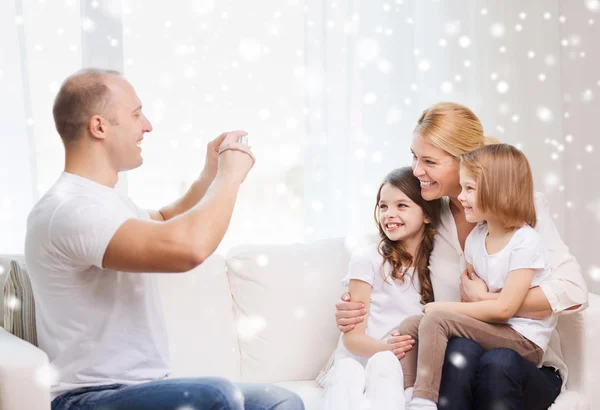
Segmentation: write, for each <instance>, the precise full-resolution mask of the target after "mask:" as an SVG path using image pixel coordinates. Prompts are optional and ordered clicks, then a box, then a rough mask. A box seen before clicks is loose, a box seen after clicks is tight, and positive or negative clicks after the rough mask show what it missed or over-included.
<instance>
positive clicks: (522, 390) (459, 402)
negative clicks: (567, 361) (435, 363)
mask: <svg viewBox="0 0 600 410" xmlns="http://www.w3.org/2000/svg"><path fill="white" fill-rule="evenodd" d="M561 386H562V379H561V377H560V375H559V373H558V372H557V371H555V370H554V369H553V368H551V367H542V368H537V367H536V366H535V365H534V364H533V363H531V362H529V361H527V360H525V359H523V358H522V357H521V356H519V354H518V353H516V352H515V351H514V350H511V349H492V350H489V351H487V352H484V351H483V349H482V348H481V346H479V344H477V343H476V342H474V341H472V340H469V339H463V338H455V339H451V340H450V341H449V342H448V347H447V348H446V357H445V360H444V367H443V370H442V384H441V386H440V398H439V402H438V408H439V409H440V410H491V409H494V410H521V409H527V410H542V409H547V408H548V407H550V405H551V404H552V403H553V402H554V400H556V398H557V397H558V395H559V393H560V390H561Z"/></svg>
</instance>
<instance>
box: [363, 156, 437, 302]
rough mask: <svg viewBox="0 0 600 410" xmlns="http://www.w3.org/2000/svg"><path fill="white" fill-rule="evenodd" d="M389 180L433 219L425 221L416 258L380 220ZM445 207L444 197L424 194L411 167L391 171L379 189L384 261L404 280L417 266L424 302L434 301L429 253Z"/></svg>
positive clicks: (375, 215)
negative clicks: (430, 198) (383, 191)
mask: <svg viewBox="0 0 600 410" xmlns="http://www.w3.org/2000/svg"><path fill="white" fill-rule="evenodd" d="M385 184H390V185H392V186H394V187H396V188H398V189H399V190H400V191H402V192H404V194H405V195H406V196H407V197H409V198H410V200H411V201H413V202H414V203H415V204H416V205H417V206H418V207H420V208H421V209H422V210H423V213H424V214H425V216H426V217H427V218H428V219H429V223H428V224H426V225H425V231H424V232H423V240H422V241H421V244H420V245H419V246H418V248H417V252H416V255H414V258H413V256H412V255H411V254H410V253H408V252H407V251H406V249H405V248H404V246H402V244H401V243H400V242H395V241H392V240H391V239H389V238H388V237H387V235H386V234H385V232H384V231H383V229H382V228H381V225H380V224H379V218H378V213H379V201H380V199H381V189H382V188H383V186H384V185H385ZM441 207H442V205H441V200H440V199H435V200H433V201H426V200H424V199H423V197H421V185H420V182H419V180H418V179H417V177H415V176H414V175H413V172H412V168H411V167H404V168H398V169H395V170H393V171H392V172H390V173H389V174H388V175H387V176H386V177H385V178H384V179H383V182H382V183H381V185H380V186H379V190H378V191H377V200H376V202H375V211H374V217H375V224H376V225H377V229H378V230H379V237H380V239H381V240H380V241H379V247H378V249H379V254H380V255H381V256H382V257H383V265H384V264H385V263H386V262H389V263H390V265H391V266H392V273H391V276H392V278H393V279H399V280H401V281H404V275H405V272H406V268H408V267H410V266H414V267H415V270H416V272H417V275H418V277H419V282H420V284H421V303H422V304H426V303H429V302H433V285H432V284H431V274H430V272H429V256H430V255H431V251H432V250H433V239H434V237H435V234H436V229H435V228H436V226H437V225H438V223H439V221H440V213H441ZM383 265H382V266H383ZM413 278H414V277H413Z"/></svg>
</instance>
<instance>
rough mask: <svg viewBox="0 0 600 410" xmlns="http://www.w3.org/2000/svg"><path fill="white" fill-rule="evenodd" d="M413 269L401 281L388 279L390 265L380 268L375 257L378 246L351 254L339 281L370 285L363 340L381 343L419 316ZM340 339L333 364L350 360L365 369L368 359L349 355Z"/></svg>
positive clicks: (417, 286) (378, 257)
mask: <svg viewBox="0 0 600 410" xmlns="http://www.w3.org/2000/svg"><path fill="white" fill-rule="evenodd" d="M414 272H415V270H414V268H410V269H408V270H407V272H406V275H405V277H404V281H400V280H398V279H393V278H392V277H391V273H392V265H391V264H390V263H389V262H386V263H385V264H383V256H381V255H380V254H379V251H378V244H375V243H374V244H371V245H369V246H367V247H364V248H361V249H359V250H357V251H355V252H354V253H353V254H352V258H351V259H350V263H349V266H348V274H347V275H346V277H345V278H344V279H343V280H342V283H343V285H344V286H348V285H349V284H350V280H352V279H356V280H360V281H363V282H366V283H368V284H369V285H371V287H372V290H371V304H370V307H369V316H368V318H367V329H366V334H367V336H370V337H372V338H373V339H377V340H381V339H383V338H384V337H386V336H387V335H388V334H390V333H391V332H392V331H393V330H396V329H397V328H398V324H399V323H401V322H402V321H403V320H404V319H406V318H407V317H408V316H412V315H419V314H422V310H421V308H422V307H423V305H421V285H420V282H419V278H418V276H417V275H415V274H414ZM413 276H414V277H413ZM343 337H344V336H343V335H341V336H340V340H339V343H338V347H337V350H336V353H335V360H339V359H341V358H346V357H351V358H354V359H356V360H358V361H359V362H360V363H362V365H363V366H365V365H366V363H367V360H368V358H367V357H360V356H356V355H354V354H352V353H350V352H349V351H348V350H347V349H346V347H345V346H344V342H343Z"/></svg>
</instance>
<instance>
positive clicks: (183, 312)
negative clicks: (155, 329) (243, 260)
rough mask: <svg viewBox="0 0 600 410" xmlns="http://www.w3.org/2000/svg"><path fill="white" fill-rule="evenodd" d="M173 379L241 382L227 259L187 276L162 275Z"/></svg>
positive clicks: (218, 257) (216, 258)
mask: <svg viewBox="0 0 600 410" xmlns="http://www.w3.org/2000/svg"><path fill="white" fill-rule="evenodd" d="M158 283H159V289H160V293H161V297H162V301H163V310H164V313H165V320H166V324H167V331H168V333H169V347H170V350H171V369H172V374H171V377H200V376H220V377H226V378H228V379H231V380H234V381H237V380H239V378H240V354H239V347H238V341H237V336H236V333H235V328H234V326H233V311H232V302H231V292H230V290H229V281H228V280H227V275H226V274H225V259H224V258H223V257H222V256H221V255H217V254H214V255H212V256H211V257H210V258H208V259H207V260H205V261H204V263H203V264H202V265H200V266H199V267H197V268H196V269H193V270H191V271H189V272H186V273H181V274H164V275H159V279H158Z"/></svg>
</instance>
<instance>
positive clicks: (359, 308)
mask: <svg viewBox="0 0 600 410" xmlns="http://www.w3.org/2000/svg"><path fill="white" fill-rule="evenodd" d="M365 313H367V311H366V309H365V305H363V304H362V303H354V302H350V294H349V293H348V292H344V294H343V295H342V300H341V301H339V302H337V303H336V304H335V323H337V326H338V328H339V329H340V331H341V332H342V333H346V332H349V331H351V330H352V329H354V326H355V325H356V324H357V323H360V322H362V321H363V320H364V319H365V316H364V315H365Z"/></svg>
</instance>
